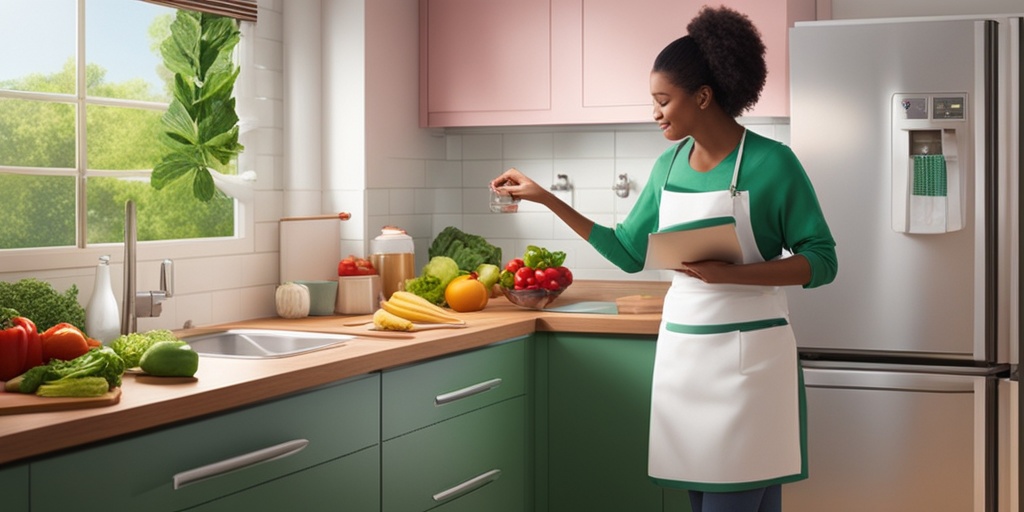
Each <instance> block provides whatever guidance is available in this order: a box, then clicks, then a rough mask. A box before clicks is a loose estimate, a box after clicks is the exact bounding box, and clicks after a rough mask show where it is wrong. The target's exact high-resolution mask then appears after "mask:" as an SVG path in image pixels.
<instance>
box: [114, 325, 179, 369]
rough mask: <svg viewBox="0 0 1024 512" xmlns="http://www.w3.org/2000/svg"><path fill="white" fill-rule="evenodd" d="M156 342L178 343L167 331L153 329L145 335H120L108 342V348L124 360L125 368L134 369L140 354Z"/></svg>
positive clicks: (139, 333) (136, 333) (135, 333)
mask: <svg viewBox="0 0 1024 512" xmlns="http://www.w3.org/2000/svg"><path fill="white" fill-rule="evenodd" d="M158 341H178V338H177V337H176V336H174V333H172V332H171V331H168V330H167V329H154V330H152V331H149V332H145V333H141V332H132V333H128V334H122V335H121V336H119V337H118V338H117V339H115V340H114V341H112V342H110V348H112V349H114V352H116V353H117V355H119V356H121V359H124V364H125V367H126V368H135V367H136V366H138V365H139V362H140V361H141V360H142V354H144V353H146V350H147V349H149V347H152V346H153V345H154V344H156V342H158Z"/></svg>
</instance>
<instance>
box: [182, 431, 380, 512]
mask: <svg viewBox="0 0 1024 512" xmlns="http://www.w3.org/2000/svg"><path fill="white" fill-rule="evenodd" d="M379 485H380V449H379V447H378V446H373V447H371V448H367V449H365V450H362V451H360V452H356V453H353V454H351V455H347V456H345V457H341V458H338V459H334V460H332V461H329V462H325V463H323V464H320V465H319V466H314V467H312V468H309V469H306V470H303V471H299V472H298V473H293V474H291V475H288V476H285V477H282V478H279V479H277V480H272V481H270V482H267V483H265V484H262V485H259V486H256V487H253V488H251V489H247V490H245V491H242V492H239V493H237V494H232V495H231V496H227V497H224V498H221V499H219V500H216V501H212V502H210V503H206V504H203V505H200V506H198V507H195V508H190V509H188V510H189V512H236V511H243V510H244V511H259V510H267V511H285V510H301V511H302V512H377V511H379V510H380V489H379Z"/></svg>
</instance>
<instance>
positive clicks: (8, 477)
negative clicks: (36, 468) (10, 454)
mask: <svg viewBox="0 0 1024 512" xmlns="http://www.w3.org/2000/svg"><path fill="white" fill-rule="evenodd" d="M28 499H29V491H28V464H22V465H17V466H10V467H5V468H2V469H0V502H2V503H3V505H2V506H0V509H2V510H4V511H5V512H7V511H10V512H28V510H29V508H28Z"/></svg>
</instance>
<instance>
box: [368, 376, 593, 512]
mask: <svg viewBox="0 0 1024 512" xmlns="http://www.w3.org/2000/svg"><path fill="white" fill-rule="evenodd" d="M526 408H527V402H526V398H525V397H523V396H520V397H517V398H512V399H508V400H505V401H502V402H498V403H496V404H493V405H489V406H486V407H484V408H482V409H478V410H476V411H473V412H470V413H466V414H463V415H460V416H456V417H454V418H451V419H449V420H446V421H443V422H441V423H437V424H434V425H431V426H429V427H426V428H422V429H420V430H416V431H413V432H410V433H408V434H406V435H403V436H399V437H396V438H394V439H391V440H388V441H385V442H384V443H383V448H382V450H383V453H382V457H381V458H382V462H381V465H382V468H383V471H382V474H383V478H382V481H381V489H382V502H383V503H382V509H381V510H383V511H384V512H421V511H425V510H436V511H438V512H441V511H443V512H482V511H487V512H524V511H526V510H528V509H527V507H526V481H527V473H526V440H527V432H526V418H527V411H526ZM578 510H582V509H578Z"/></svg>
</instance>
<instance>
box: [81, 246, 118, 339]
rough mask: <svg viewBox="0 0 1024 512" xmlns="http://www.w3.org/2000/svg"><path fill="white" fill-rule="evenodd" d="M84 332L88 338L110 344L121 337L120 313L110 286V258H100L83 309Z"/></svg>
mask: <svg viewBox="0 0 1024 512" xmlns="http://www.w3.org/2000/svg"><path fill="white" fill-rule="evenodd" d="M85 332H86V334H88V335H89V337H90V338H93V339H97V340H100V341H102V342H103V343H110V342H111V341H114V340H115V339H117V337H118V336H120V335H121V312H120V311H119V310H118V309H117V299H116V298H114V289H113V287H111V285H110V256H100V264H99V265H97V266H96V282H95V283H94V284H93V287H92V296H90V297H89V305H88V306H87V307H86V308H85Z"/></svg>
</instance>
